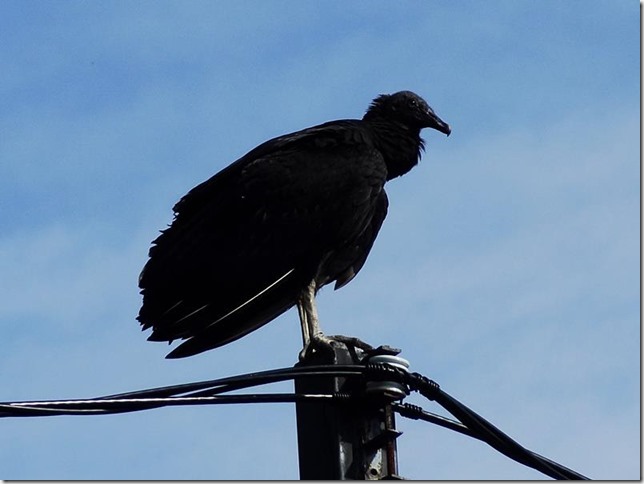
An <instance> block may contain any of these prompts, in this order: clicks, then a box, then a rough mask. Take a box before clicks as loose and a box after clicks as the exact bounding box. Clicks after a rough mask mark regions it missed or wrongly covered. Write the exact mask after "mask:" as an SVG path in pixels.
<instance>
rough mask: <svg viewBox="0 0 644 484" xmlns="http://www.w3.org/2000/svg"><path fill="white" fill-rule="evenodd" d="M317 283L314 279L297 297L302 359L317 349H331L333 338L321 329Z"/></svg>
mask: <svg viewBox="0 0 644 484" xmlns="http://www.w3.org/2000/svg"><path fill="white" fill-rule="evenodd" d="M316 289H317V285H316V283H315V280H312V281H311V282H310V283H309V285H308V286H306V287H305V288H304V290H303V291H302V292H301V293H300V296H299V297H298V299H297V312H298V314H299V316H300V324H301V326H302V345H303V348H302V351H301V352H300V361H303V360H304V359H306V355H308V354H309V353H312V352H315V351H316V350H331V349H332V348H331V345H332V341H333V338H329V337H327V336H325V335H324V334H323V333H322V330H321V329H320V320H319V318H318V309H317V307H316V305H315V291H316Z"/></svg>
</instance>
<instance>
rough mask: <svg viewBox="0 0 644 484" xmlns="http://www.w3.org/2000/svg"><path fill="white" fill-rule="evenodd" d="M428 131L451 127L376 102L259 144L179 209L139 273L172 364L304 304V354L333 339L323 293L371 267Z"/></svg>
mask: <svg viewBox="0 0 644 484" xmlns="http://www.w3.org/2000/svg"><path fill="white" fill-rule="evenodd" d="M423 128H433V129H436V130H438V131H440V132H442V133H445V134H446V135H449V134H450V131H451V130H450V127H449V125H448V124H447V123H445V122H444V121H442V120H441V119H440V118H439V117H438V116H437V115H436V114H435V113H434V111H433V110H432V109H431V108H430V107H429V105H428V104H427V103H426V102H425V101H424V100H423V99H422V98H421V97H420V96H418V95H417V94H414V93H413V92H410V91H401V92H397V93H395V94H390V95H380V96H378V97H376V98H375V99H374V100H373V102H372V103H371V105H370V106H369V108H368V109H367V111H366V114H365V115H364V117H363V118H362V119H361V120H358V119H348V120H339V121H331V122H327V123H324V124H320V125H318V126H313V127H311V128H307V129H304V130H302V131H297V132H295V133H291V134H286V135H283V136H279V137H277V138H274V139H271V140H269V141H266V142H265V143H262V144H261V145H259V146H258V147H256V148H254V149H253V150H251V151H249V152H248V153H247V154H245V155H244V156H242V157H241V158H239V159H238V160H237V161H235V162H234V163H232V164H231V165H229V166H228V167H226V168H224V169H223V170H221V171H220V172H219V173H217V174H216V175H214V176H213V177H211V178H210V179H208V180H206V181H205V182H203V183H201V184H200V185H198V186H196V187H195V188H193V189H192V190H190V192H188V193H187V194H186V195H185V196H184V197H183V198H181V199H180V200H179V202H178V203H177V204H176V205H175V206H174V209H173V210H174V213H175V218H174V220H173V222H172V224H171V225H170V227H169V228H167V229H166V230H163V231H162V232H161V235H160V236H159V237H158V238H157V239H156V240H154V241H153V242H152V247H151V248H150V252H149V257H150V258H149V260H148V261H147V263H146V265H145V267H144V268H143V271H142V272H141V275H140V277H139V287H140V288H141V289H142V290H141V293H142V294H143V305H142V307H141V310H140V312H139V315H138V318H137V319H138V320H139V322H140V323H141V325H142V327H143V329H144V330H145V329H148V328H152V330H153V331H152V334H151V335H150V337H149V338H148V339H149V340H150V341H169V342H172V341H173V340H179V339H180V340H185V341H184V342H183V343H182V344H181V345H180V346H178V347H177V348H176V349H174V350H173V351H172V352H171V353H170V354H168V355H167V358H181V357H186V356H190V355H194V354H197V353H201V352H203V351H206V350H209V349H212V348H217V347H219V346H222V345H225V344H227V343H230V342H231V341H234V340H236V339H238V338H241V337H242V336H244V335H246V334H248V333H250V332H251V331H254V330H256V329H257V328H259V327H261V326H262V325H264V324H266V323H268V322H270V321H271V320H273V319H275V318H276V317H277V316H279V315H280V314H282V313H284V312H285V311H286V310H288V309H289V308H291V307H293V306H294V305H297V307H298V312H299V316H300V321H301V325H302V335H303V341H304V346H305V348H310V347H312V346H315V345H318V344H325V343H327V344H328V342H329V337H326V336H324V334H323V333H322V332H321V331H320V327H319V322H318V316H317V310H316V307H315V294H316V293H317V291H318V290H319V289H320V288H321V287H322V286H324V285H326V284H329V283H331V282H335V289H338V288H340V287H342V286H344V285H345V284H347V283H348V282H349V281H351V280H352V279H353V278H354V277H355V276H356V274H357V273H358V272H359V271H360V269H361V268H362V266H363V265H364V263H365V261H366V259H367V256H368V254H369V251H370V250H371V247H372V246H373V243H374V240H375V238H376V236H377V234H378V231H379V230H380V227H381V225H382V222H383V220H384V219H385V216H386V214H387V206H388V200H387V195H386V193H385V190H384V185H385V182H387V181H389V180H391V179H393V178H396V177H398V176H401V175H404V174H405V173H407V172H408V171H409V170H411V169H412V168H413V167H414V166H415V165H416V164H417V163H418V161H419V159H420V155H421V152H422V151H423V148H424V141H423V139H422V138H421V137H420V132H421V130H422V129H423Z"/></svg>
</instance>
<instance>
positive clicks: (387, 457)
mask: <svg viewBox="0 0 644 484" xmlns="http://www.w3.org/2000/svg"><path fill="white" fill-rule="evenodd" d="M397 353H398V350H394V349H391V348H387V347H381V348H379V349H378V350H375V351H374V352H368V353H367V352H365V351H363V350H361V349H359V348H354V347H351V348H347V346H346V345H345V344H344V343H340V342H333V351H332V352H331V351H329V352H325V353H323V352H316V353H313V354H312V355H311V354H309V355H307V357H306V359H305V360H304V361H301V362H300V363H298V364H297V365H296V366H298V367H299V366H314V365H364V364H366V363H367V361H370V359H375V361H374V362H384V360H387V358H393V359H394V360H400V361H403V362H404V360H402V358H396V357H395V356H394V355H395V354H397ZM374 355H376V356H374ZM383 355H384V356H383ZM378 358H381V360H380V361H378ZM405 363H406V362H405ZM363 383H364V382H360V381H357V380H356V379H348V378H344V377H332V376H323V377H307V378H304V377H302V378H298V379H296V380H295V391H296V393H298V394H338V393H341V394H348V395H351V396H353V397H354V398H352V399H351V400H350V401H348V402H344V401H336V402H331V403H320V402H306V401H303V402H298V403H297V404H296V413H297V434H298V451H299V463H300V479H301V480H345V479H351V480H380V479H400V477H399V476H398V463H397V457H396V438H397V437H398V436H399V435H400V434H401V432H399V431H397V430H396V425H395V418H394V412H393V409H392V408H391V402H392V400H394V399H396V397H395V396H394V397H393V398H392V394H393V395H395V394H396V388H393V389H392V388H391V385H389V386H388V384H389V383H390V382H374V383H373V384H371V383H370V384H368V386H367V388H364V384H363ZM394 385H395V384H394ZM361 386H362V388H361ZM402 396H404V393H403V394H402V395H400V396H399V397H398V398H402Z"/></svg>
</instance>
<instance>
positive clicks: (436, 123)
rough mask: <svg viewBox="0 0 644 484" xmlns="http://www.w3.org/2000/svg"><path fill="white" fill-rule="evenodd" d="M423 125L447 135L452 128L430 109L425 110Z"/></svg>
mask: <svg viewBox="0 0 644 484" xmlns="http://www.w3.org/2000/svg"><path fill="white" fill-rule="evenodd" d="M425 127H426V128H432V129H435V130H436V131H440V132H441V133H445V134H446V135H447V136H449V135H450V133H451V132H452V128H450V127H449V124H447V123H446V122H445V121H443V120H442V119H441V118H439V117H438V116H436V113H435V112H434V111H432V110H431V109H430V110H429V111H427V123H426V124H425Z"/></svg>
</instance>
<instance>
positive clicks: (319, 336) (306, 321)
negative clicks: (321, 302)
mask: <svg viewBox="0 0 644 484" xmlns="http://www.w3.org/2000/svg"><path fill="white" fill-rule="evenodd" d="M316 289H317V286H316V284H315V280H312V281H311V282H310V283H309V285H308V286H306V288H304V290H303V291H302V292H301V293H300V296H299V297H298V300H297V312H298V314H299V316H300V324H301V326H302V345H303V348H302V351H301V352H300V356H299V358H300V361H304V360H305V359H306V357H307V355H308V354H310V353H314V352H315V351H317V350H322V351H325V350H326V351H333V343H334V342H336V343H343V344H345V345H346V346H347V347H355V348H360V349H361V350H363V351H371V350H373V346H371V345H370V344H367V343H365V342H364V341H362V340H360V339H358V338H355V337H351V336H343V335H334V336H325V335H324V333H322V330H321V329H320V320H319V318H318V310H317V307H316V305H315V291H316Z"/></svg>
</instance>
